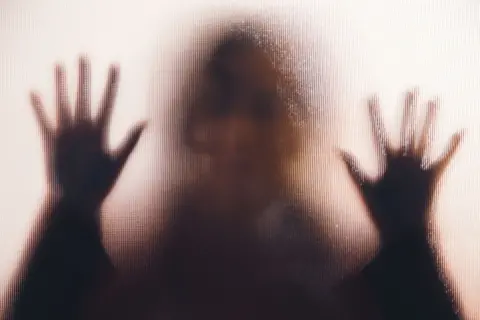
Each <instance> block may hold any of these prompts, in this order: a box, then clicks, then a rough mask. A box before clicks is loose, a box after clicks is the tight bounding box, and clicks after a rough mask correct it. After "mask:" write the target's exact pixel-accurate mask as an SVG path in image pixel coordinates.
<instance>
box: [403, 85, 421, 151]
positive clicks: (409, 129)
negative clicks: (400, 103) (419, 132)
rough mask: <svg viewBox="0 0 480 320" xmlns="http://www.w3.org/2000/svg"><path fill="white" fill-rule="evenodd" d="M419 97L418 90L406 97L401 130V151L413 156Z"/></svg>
mask: <svg viewBox="0 0 480 320" xmlns="http://www.w3.org/2000/svg"><path fill="white" fill-rule="evenodd" d="M417 97H418V91H417V90H413V91H411V92H408V93H407V95H406V97H405V107H404V110H403V120H402V125H401V128H400V150H401V151H402V153H403V154H411V153H412V151H413V148H414V141H415V134H414V132H413V127H414V123H413V122H414V109H415V104H416V100H417Z"/></svg>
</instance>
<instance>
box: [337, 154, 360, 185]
mask: <svg viewBox="0 0 480 320" xmlns="http://www.w3.org/2000/svg"><path fill="white" fill-rule="evenodd" d="M338 153H339V155H340V157H341V158H342V160H343V162H344V163H345V165H346V166H347V170H348V174H349V175H350V177H351V178H352V180H353V182H354V183H355V184H356V185H357V187H361V186H362V185H363V184H364V183H365V182H366V177H365V174H364V173H363V172H362V170H361V169H360V166H359V165H358V161H357V160H356V159H355V158H354V157H353V156H352V155H350V154H348V153H347V152H345V151H342V150H339V151H338Z"/></svg>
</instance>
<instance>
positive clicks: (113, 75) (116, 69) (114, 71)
mask: <svg viewBox="0 0 480 320" xmlns="http://www.w3.org/2000/svg"><path fill="white" fill-rule="evenodd" d="M109 75H110V79H111V81H117V80H118V77H119V76H120V66H119V65H118V64H117V63H112V64H111V65H110V68H109Z"/></svg>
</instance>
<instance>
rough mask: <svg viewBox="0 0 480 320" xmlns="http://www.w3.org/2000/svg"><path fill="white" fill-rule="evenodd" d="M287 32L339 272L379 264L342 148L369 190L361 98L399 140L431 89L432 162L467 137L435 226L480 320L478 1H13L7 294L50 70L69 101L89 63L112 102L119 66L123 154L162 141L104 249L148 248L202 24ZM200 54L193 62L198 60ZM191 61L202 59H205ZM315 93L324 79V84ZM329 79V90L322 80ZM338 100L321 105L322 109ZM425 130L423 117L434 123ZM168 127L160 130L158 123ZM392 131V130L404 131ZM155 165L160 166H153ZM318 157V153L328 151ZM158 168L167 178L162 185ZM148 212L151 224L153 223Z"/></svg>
mask: <svg viewBox="0 0 480 320" xmlns="http://www.w3.org/2000/svg"><path fill="white" fill-rule="evenodd" d="M240 9H241V10H245V11H247V12H253V13H261V14H264V13H265V14H267V15H268V14H270V13H272V12H276V13H279V14H281V15H283V16H284V17H286V20H285V23H292V24H293V25H294V27H291V28H289V30H290V31H292V32H293V30H295V31H296V32H297V35H298V37H300V38H299V39H300V42H303V43H304V44H305V46H309V49H308V50H303V51H302V52H300V53H299V55H300V56H301V55H304V56H305V57H306V58H307V61H309V63H311V64H312V65H311V67H310V68H309V71H310V72H311V73H313V75H312V74H311V75H309V76H311V77H312V76H313V77H314V76H315V73H317V72H318V74H319V75H320V74H322V77H325V78H326V80H324V81H323V83H322V82H321V81H315V83H314V85H313V87H314V88H313V89H314V90H317V91H318V92H323V93H322V94H323V95H320V94H316V96H317V100H318V101H314V104H317V105H318V108H319V113H320V114H321V115H322V120H321V121H319V122H318V123H319V125H318V130H316V134H315V136H314V137H313V139H312V142H311V143H312V146H311V148H310V152H309V153H308V154H307V155H306V157H305V163H304V164H303V166H302V167H301V170H300V171H299V175H298V176H299V177H300V178H301V179H300V180H301V182H302V185H303V188H305V189H304V190H307V192H306V193H305V197H306V198H307V199H308V200H312V201H313V203H314V205H315V206H316V207H318V209H319V210H318V211H320V212H325V214H324V216H323V218H322V219H319V221H320V223H323V224H324V225H325V226H326V228H327V229H328V230H330V231H329V232H330V234H331V235H332V238H333V239H334V240H335V241H334V243H335V244H336V246H337V247H338V252H339V253H342V252H345V250H348V251H347V252H348V254H347V259H345V266H344V267H343V269H342V270H344V271H343V272H348V271H349V270H353V269H355V268H357V267H358V266H359V265H361V264H364V263H366V262H367V261H368V259H369V258H370V257H371V256H372V255H373V254H374V253H375V250H376V234H375V231H374V229H373V228H372V226H371V223H370V222H369V220H368V217H367V215H366V212H365V209H364V208H363V206H362V205H361V203H360V202H359V201H358V197H357V195H356V193H355V190H354V188H353V186H352V185H351V183H350V182H349V180H348V179H347V175H346V172H345V170H344V168H343V167H342V164H341V162H340V161H338V159H336V157H335V154H334V152H333V150H334V147H335V146H341V147H342V148H345V149H348V150H351V151H352V152H353V153H355V154H356V155H357V156H358V158H359V159H360V160H361V162H362V165H363V166H364V168H366V169H367V170H368V172H370V173H371V174H372V175H374V174H375V173H376V172H377V171H376V170H377V165H376V158H375V156H374V155H373V150H374V149H373V145H372V142H371V136H370V131H369V127H368V122H367V120H368V118H367V113H366V106H365V99H366V98H367V97H368V96H369V95H370V94H372V93H378V94H379V97H380V99H381V102H382V107H383V111H384V115H385V118H386V123H387V126H388V128H389V129H390V130H391V132H392V134H393V137H394V138H395V139H396V140H395V141H398V134H396V132H398V128H399V122H400V116H399V115H400V107H401V99H402V95H403V93H404V92H405V90H407V89H409V88H411V87H412V86H418V87H419V88H420V92H421V97H422V100H424V99H428V98H430V97H432V96H434V95H437V96H439V97H440V98H441V107H442V108H441V110H440V113H439V117H438V121H437V126H438V127H437V128H438V129H437V135H436V137H435V143H434V148H433V155H434V156H437V155H438V154H439V153H440V152H441V148H442V147H443V146H444V145H445V144H446V142H447V141H448V137H449V136H450V135H451V134H452V133H453V132H455V131H456V130H458V129H460V128H466V129H467V136H466V138H465V141H464V143H463V144H462V146H461V148H460V150H459V152H458V154H457V155H456V157H455V158H454V162H453V164H454V165H453V166H452V167H450V170H449V171H448V172H447V173H446V175H445V177H444V179H443V183H442V186H441V190H440V197H439V199H438V203H437V211H436V212H435V218H436V219H435V220H436V224H437V226H438V233H437V235H438V238H439V240H440V243H441V245H440V247H439V251H440V254H441V256H442V257H443V258H444V259H445V261H446V263H445V265H444V269H445V270H446V271H447V273H448V274H449V276H450V279H451V280H452V281H451V283H452V284H453V288H454V290H455V291H456V292H457V294H458V298H459V299H460V301H461V306H462V308H464V310H465V312H466V313H467V315H468V316H469V318H471V319H480V307H476V306H480V251H479V247H480V246H479V244H480V215H479V209H480V208H479V205H480V196H479V195H480V189H479V187H478V186H479V182H480V181H479V178H480V173H479V171H478V170H477V168H478V164H479V163H480V158H479V152H478V151H477V150H478V148H479V147H480V139H479V138H480V134H479V133H480V132H479V126H478V125H477V121H479V120H478V119H480V118H479V116H480V106H479V104H478V102H479V101H480V3H478V2H476V1H473V0H470V1H467V0H456V1H446V0H437V1H424V0H411V1H400V0H391V1H385V0H371V1H366V0H362V1H359V0H348V1H347V0H341V1H340V0H335V1H334V0H332V1H326V0H310V1H304V0H296V1H292V0H288V1H274V0H268V1H267V0H264V1H258V0H242V1H233V0H226V1H225V0H222V1H220V0H218V1H214V0H207V1H200V0H188V1H187V0H176V1H155V0H136V1H128V0H123V1H114V0H102V1H99V0H70V1H68V2H67V1H61V0H36V1H33V0H30V1H27V0H15V1H7V0H3V1H2V2H1V3H0V146H1V150H2V151H1V152H2V156H1V160H0V161H1V162H0V164H1V165H0V288H1V287H5V286H6V284H7V281H8V279H9V278H10V276H11V274H12V272H13V271H14V268H15V266H16V265H17V263H18V259H19V257H20V254H21V250H22V248H23V247H24V245H25V241H26V236H27V234H28V232H29V231H30V230H31V228H32V222H33V219H34V218H35V216H36V215H37V214H38V210H39V207H40V205H41V203H42V197H43V193H44V182H45V181H44V172H43V158H42V149H41V140H40V138H39V135H38V130H37V127H36V123H35V120H34V117H33V113H32V112H31V108H30V106H29V100H28V92H29V90H30V89H32V88H34V89H37V90H38V91H40V92H41V93H42V94H43V97H44V101H45V102H46V104H47V106H48V107H49V109H48V112H49V114H50V115H52V116H53V111H54V109H53V104H52V102H53V89H54V87H53V64H54V63H55V62H56V61H64V62H65V65H66V66H67V68H68V70H69V80H70V83H71V88H72V90H71V94H72V98H73V94H74V89H75V88H76V83H75V77H76V72H77V70H76V59H77V57H78V55H79V54H80V53H88V54H89V55H90V57H91V58H92V70H93V72H92V75H93V81H92V90H93V99H94V101H98V99H99V98H100V96H101V93H102V90H103V85H104V81H105V78H106V68H107V67H108V64H109V63H110V62H118V63H120V65H121V68H122V70H121V73H122V75H121V83H120V91H119V95H118V99H117V104H116V107H115V111H114V115H113V119H112V129H111V143H112V145H117V144H118V143H119V142H120V141H121V140H122V137H123V136H124V135H125V133H126V131H127V130H128V129H129V127H130V126H132V125H133V124H134V123H135V122H136V121H138V120H141V119H144V118H151V121H150V126H149V129H148V131H147V132H146V134H145V136H144V137H143V138H142V140H141V142H140V144H139V146H138V148H137V150H136V152H135V154H134V155H133V157H132V158H131V160H130V162H129V164H128V166H127V168H126V170H125V172H124V174H123V175H122V177H121V180H120V181H119V183H118V185H117V187H116V188H115V190H114V191H113V193H112V194H111V196H110V197H109V198H108V201H107V203H106V205H105V217H104V224H105V230H106V245H107V248H108V249H109V251H110V252H111V254H112V256H113V257H114V260H115V259H117V261H120V259H119V258H118V257H116V256H117V255H118V252H119V251H120V250H119V248H123V249H124V250H140V249H136V248H137V246H138V243H141V241H140V239H142V238H145V234H146V233H147V234H148V232H145V230H147V229H148V226H149V225H151V223H149V221H150V220H149V219H148V218H149V217H151V216H152V215H153V214H155V211H156V210H153V209H154V207H155V208H157V207H159V206H160V207H161V205H162V198H161V196H157V197H156V199H157V201H156V202H152V201H151V200H149V199H150V197H151V195H152V194H158V193H159V192H160V191H161V190H162V189H163V188H164V186H165V183H161V182H162V179H161V177H165V176H167V173H168V167H167V166H166V163H167V161H166V157H164V156H162V152H159V150H160V151H161V150H164V148H163V147H162V144H163V143H165V141H166V139H164V136H165V135H164V136H161V135H160V134H161V132H162V130H163V128H164V127H165V122H162V121H161V120H159V119H160V118H161V112H162V110H164V107H165V105H167V104H168V103H169V101H170V100H171V99H169V98H168V97H169V96H170V95H171V94H170V93H171V92H172V90H173V89H174V87H175V85H176V82H175V79H176V77H175V74H176V73H178V72H181V71H182V68H181V66H180V65H179V64H176V63H174V61H176V59H175V56H177V55H178V54H179V53H182V54H185V50H187V48H188V47H189V46H191V44H190V43H188V41H189V39H191V37H192V35H193V34H194V32H196V31H197V27H198V26H197V25H196V24H197V23H199V21H201V20H202V19H204V18H205V17H207V18H215V17H216V16H217V15H223V14H224V13H225V12H232V11H235V10H240ZM188 53H190V54H192V52H187V54H188ZM193 54H194V53H193ZM317 80H319V79H317ZM320 80H323V79H320ZM324 95H326V96H327V100H328V103H323V102H321V101H319V100H320V98H318V97H319V96H322V97H323V96H324ZM419 110H420V111H421V117H420V118H419V121H421V120H422V117H423V111H424V109H423V108H420V109H419ZM154 113H155V114H157V115H160V118H159V117H152V115H153V114H154ZM395 130H396V131H395ZM152 150H153V151H152ZM320 151H321V152H320ZM155 169H156V170H155ZM149 209H150V210H149Z"/></svg>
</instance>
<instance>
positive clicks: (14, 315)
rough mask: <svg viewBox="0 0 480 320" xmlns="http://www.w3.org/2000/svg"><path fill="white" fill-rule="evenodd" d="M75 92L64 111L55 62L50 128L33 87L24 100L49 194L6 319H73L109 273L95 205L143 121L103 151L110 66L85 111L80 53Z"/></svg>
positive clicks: (84, 64)
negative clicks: (95, 107)
mask: <svg viewBox="0 0 480 320" xmlns="http://www.w3.org/2000/svg"><path fill="white" fill-rule="evenodd" d="M79 64H80V75H79V88H78V97H77V101H76V106H75V111H74V114H73V115H72V114H71V112H70V106H69V103H68V98H67V93H66V89H65V72H64V70H63V68H62V67H61V66H57V67H56V71H55V75H56V94H57V97H56V98H57V102H56V104H57V123H56V128H55V129H53V128H52V126H51V124H50V123H49V121H48V120H47V117H46V115H45V114H44V111H43V110H44V108H43V105H42V102H41V100H40V98H39V96H38V95H37V94H32V96H31V99H32V105H33V108H34V111H35V114H36V116H37V119H38V122H39V124H40V128H41V136H42V138H43V140H44V145H45V149H46V150H45V151H46V152H45V155H46V162H47V178H48V184H49V189H50V190H51V192H50V195H49V196H48V197H47V199H48V201H47V203H46V207H45V210H44V211H43V213H42V216H41V219H40V221H39V222H38V224H37V225H36V228H35V233H36V237H35V238H36V241H34V242H33V243H29V248H27V249H28V251H29V252H28V254H27V256H26V260H25V262H24V265H23V266H21V272H20V274H19V275H18V279H16V280H17V283H16V290H15V293H14V296H13V301H12V303H11V305H10V309H9V311H8V314H7V318H8V319H15V320H18V319H76V318H78V317H79V314H80V313H81V311H82V308H83V303H84V301H85V300H86V298H87V296H88V295H90V294H91V293H92V292H93V291H94V290H95V289H96V287H97V286H99V285H101V284H102V282H103V281H106V280H107V279H108V277H109V276H111V275H112V271H113V266H112V264H111V263H110V260H109V257H108V255H107V253H106V252H105V250H104V248H103V245H102V239H101V232H100V226H99V214H100V206H101V204H102V202H103V200H104V198H105V197H106V196H107V195H108V193H109V192H110V190H111V189H112V188H113V186H114V184H115V181H116V180H117V178H118V176H119V175H120V173H121V171H122V168H123V166H124V165H125V163H126V161H127V159H128V157H129V155H130V154H131V152H132V151H133V149H134V148H135V145H136V144H137V142H138V140H139V138H140V136H141V133H142V131H143V129H144V124H140V125H138V126H136V127H135V128H134V129H133V130H132V132H131V133H130V135H129V136H128V137H127V139H126V140H125V143H124V145H123V146H122V147H121V148H120V149H118V151H116V152H114V153H113V154H110V153H109V152H108V151H107V146H106V139H107V133H108V123H109V118H110V114H111V111H112V107H113V104H114V98H115V94H116V88H117V82H118V69H117V68H116V67H111V68H110V72H109V78H108V83H107V88H106V91H105V95H104V98H103V101H102V102H101V106H100V112H99V115H98V116H97V117H96V118H92V116H91V114H90V101H89V100H90V92H89V83H90V67H89V62H88V60H87V59H86V58H82V59H80V63H79Z"/></svg>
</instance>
